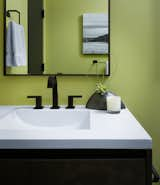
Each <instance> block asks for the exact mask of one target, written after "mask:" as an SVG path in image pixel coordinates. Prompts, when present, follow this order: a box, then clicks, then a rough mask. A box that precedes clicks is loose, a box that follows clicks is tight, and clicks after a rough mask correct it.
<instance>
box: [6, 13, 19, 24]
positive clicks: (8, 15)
mask: <svg viewBox="0 0 160 185" xmlns="http://www.w3.org/2000/svg"><path fill="white" fill-rule="evenodd" d="M12 12H15V13H17V14H18V18H19V24H21V12H20V11H18V10H7V12H6V16H7V17H11V13H12Z"/></svg>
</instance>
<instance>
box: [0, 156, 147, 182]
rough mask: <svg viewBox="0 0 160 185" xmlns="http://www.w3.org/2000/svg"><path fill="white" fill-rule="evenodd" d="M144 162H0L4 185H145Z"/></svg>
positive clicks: (39, 160)
mask: <svg viewBox="0 0 160 185" xmlns="http://www.w3.org/2000/svg"><path fill="white" fill-rule="evenodd" d="M145 176H146V174H145V160H144V159H92V160H89V159H86V160H85V159H3V160H2V159H1V160H0V184H2V182H5V183H4V184H5V185H10V184H16V185H32V184H33V185H37V184H38V185H145Z"/></svg>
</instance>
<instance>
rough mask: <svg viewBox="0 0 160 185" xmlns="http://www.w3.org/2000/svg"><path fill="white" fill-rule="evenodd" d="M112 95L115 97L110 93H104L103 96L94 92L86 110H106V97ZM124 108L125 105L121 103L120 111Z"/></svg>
mask: <svg viewBox="0 0 160 185" xmlns="http://www.w3.org/2000/svg"><path fill="white" fill-rule="evenodd" d="M113 95H114V96H115V94H114V93H112V92H106V93H103V94H100V93H97V92H95V93H94V94H93V95H92V96H91V97H90V99H89V100H88V102H87V105H86V108H87V109H94V110H107V103H106V97H107V96H113ZM125 108H126V107H125V104H124V103H123V102H121V109H125Z"/></svg>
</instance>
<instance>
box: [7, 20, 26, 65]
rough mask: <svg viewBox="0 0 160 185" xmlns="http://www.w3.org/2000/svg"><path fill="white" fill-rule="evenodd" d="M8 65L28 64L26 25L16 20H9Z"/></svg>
mask: <svg viewBox="0 0 160 185" xmlns="http://www.w3.org/2000/svg"><path fill="white" fill-rule="evenodd" d="M6 65H7V66H8V67H17V66H27V56H26V46H25V33H24V27H23V26H22V25H20V24H17V23H16V22H14V21H11V22H9V24H8V29H7V43H6Z"/></svg>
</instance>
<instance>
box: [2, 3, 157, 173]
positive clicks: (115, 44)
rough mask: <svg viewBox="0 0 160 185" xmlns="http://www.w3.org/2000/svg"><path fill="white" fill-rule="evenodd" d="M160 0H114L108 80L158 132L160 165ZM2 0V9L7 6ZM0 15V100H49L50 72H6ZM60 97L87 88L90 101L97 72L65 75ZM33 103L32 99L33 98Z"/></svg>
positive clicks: (63, 98)
mask: <svg viewBox="0 0 160 185" xmlns="http://www.w3.org/2000/svg"><path fill="white" fill-rule="evenodd" d="M159 9H160V1H159V0H134V1H133V0H118V1H117V0H111V53H112V54H111V70H112V75H111V77H110V78H108V79H106V86H107V88H108V89H109V90H112V91H114V92H116V93H118V94H119V95H121V96H122V98H123V100H124V101H125V103H126V104H127V105H128V107H129V109H130V110H131V111H132V112H133V113H134V115H135V116H136V118H137V119H138V120H139V121H140V122H141V123H142V125H143V126H144V128H145V129H146V130H147V131H148V132H149V133H150V134H151V136H152V137H153V157H154V163H155V164H156V167H157V168H158V169H159V171H160V157H159V156H160V147H159V145H160V108H159V107H160V35H159V33H160V21H159V17H160V11H159ZM2 10H3V6H2V0H0V12H2ZM2 18H3V17H2V14H1V15H0V61H1V62H0V63H1V65H0V104H1V105H9V104H16V105H21V104H22V105H23V104H30V103H31V102H30V100H27V99H26V96H27V95H43V97H44V104H50V102H51V91H50V90H49V89H47V88H46V86H47V78H46V77H3V74H2V70H3V65H2V63H3V49H2V48H3V26H2V25H3V19H2ZM58 81H59V95H60V103H61V104H66V102H67V96H68V95H69V94H82V95H83V97H84V98H83V100H78V101H77V102H76V103H77V104H85V103H86V101H87V99H88V98H89V96H90V95H91V94H92V92H93V91H94V89H95V83H96V81H97V79H96V78H89V77H60V78H58ZM32 103H33V102H32Z"/></svg>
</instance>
